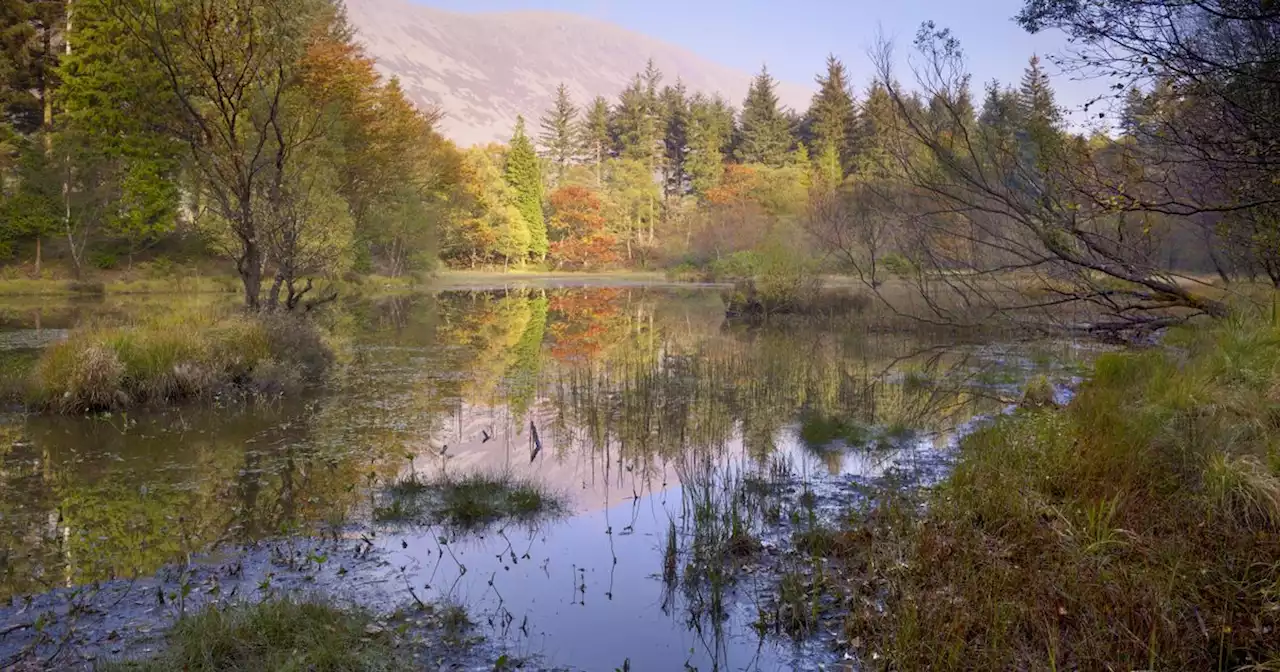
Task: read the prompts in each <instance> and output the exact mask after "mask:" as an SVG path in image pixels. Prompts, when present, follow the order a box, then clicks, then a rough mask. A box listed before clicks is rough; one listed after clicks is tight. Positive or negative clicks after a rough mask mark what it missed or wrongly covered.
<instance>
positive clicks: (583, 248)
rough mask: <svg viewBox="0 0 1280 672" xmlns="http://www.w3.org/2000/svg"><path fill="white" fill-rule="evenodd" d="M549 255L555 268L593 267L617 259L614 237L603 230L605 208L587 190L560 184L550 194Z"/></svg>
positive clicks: (597, 198) (590, 191)
mask: <svg viewBox="0 0 1280 672" xmlns="http://www.w3.org/2000/svg"><path fill="white" fill-rule="evenodd" d="M550 202H551V226H550V232H551V235H552V237H553V239H554V240H553V241H552V243H551V251H550V255H549V256H550V258H551V260H552V261H553V262H554V263H555V264H556V266H557V267H565V268H596V267H599V266H603V265H606V264H609V263H612V262H614V261H615V260H617V251H616V246H617V239H616V238H615V237H614V236H613V235H612V234H610V233H608V232H607V231H606V230H605V218H604V214H603V212H604V207H603V204H602V203H601V201H600V198H599V197H598V196H597V195H596V194H595V192H593V191H592V190H590V189H587V188H586V187H580V186H566V187H560V188H559V189H557V190H556V191H554V192H552V193H551V197H550Z"/></svg>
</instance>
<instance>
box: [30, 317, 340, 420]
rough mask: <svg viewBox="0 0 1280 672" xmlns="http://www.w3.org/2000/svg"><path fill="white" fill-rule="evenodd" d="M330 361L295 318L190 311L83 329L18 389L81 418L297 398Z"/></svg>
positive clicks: (49, 352) (43, 359) (311, 330)
mask: <svg viewBox="0 0 1280 672" xmlns="http://www.w3.org/2000/svg"><path fill="white" fill-rule="evenodd" d="M332 360H333V355H332V353H331V351H330V350H329V348H328V346H327V345H326V344H325V343H324V342H323V340H322V339H321V337H320V334H319V332H318V330H317V329H316V328H315V327H314V326H313V325H312V324H310V323H309V322H306V321H304V320H302V319H300V318H297V317H294V316H289V315H262V316H256V317H250V316H242V315H234V316H221V317H219V316H216V315H214V314H212V313H209V312H204V313H185V314H176V315H168V316H162V317H156V318H152V319H149V320H147V321H145V322H141V323H136V324H131V325H126V326H87V327H82V328H80V329H77V330H75V331H73V332H72V333H71V335H70V336H69V337H68V338H67V339H66V340H64V341H61V342H59V343H55V344H54V345H51V346H49V347H48V348H47V349H46V350H45V351H44V352H43V353H42V354H41V356H40V357H39V359H38V360H37V361H36V362H35V363H34V366H33V367H32V369H31V371H30V373H29V374H28V375H27V376H26V379H25V381H24V383H23V385H22V387H23V388H24V389H23V392H24V397H25V401H26V402H27V403H28V404H29V405H30V406H32V407H34V408H37V409H41V410H48V411H54V412H59V413H82V412H87V411H98V410H111V409H122V408H127V407H130V406H133V405H138V404H147V403H170V402H176V401H182V400H186V399H192V398H200V397H208V396H211V395H214V394H217V393H220V392H225V391H229V390H244V391H248V392H253V393H260V394H278V393H283V392H291V391H296V390H297V389H299V388H301V387H303V386H305V385H307V384H309V383H313V382H316V381H318V380H319V379H320V378H322V377H323V376H324V374H325V372H326V370H327V369H328V367H329V365H330V364H331V363H332Z"/></svg>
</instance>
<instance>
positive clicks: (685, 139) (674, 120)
mask: <svg viewBox="0 0 1280 672" xmlns="http://www.w3.org/2000/svg"><path fill="white" fill-rule="evenodd" d="M661 99H662V101H661V105H662V111H663V114H664V120H663V130H664V133H663V146H664V150H665V152H664V154H665V156H664V160H663V169H664V171H663V172H664V177H665V180H664V182H665V184H666V189H665V193H666V195H667V196H682V195H684V194H685V192H686V191H688V174H687V172H686V169H685V161H686V159H687V157H688V151H689V99H688V96H687V92H686V90H685V87H684V83H683V82H680V81H679V80H677V81H676V85H675V86H668V87H666V88H665V89H663V90H662V96H661Z"/></svg>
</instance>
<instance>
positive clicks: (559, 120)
mask: <svg viewBox="0 0 1280 672" xmlns="http://www.w3.org/2000/svg"><path fill="white" fill-rule="evenodd" d="M577 123H578V108H577V107H575V106H574V104H573V101H572V100H570V99H569V89H568V87H566V86H565V85H564V82H561V83H560V86H558V87H557V88H556V100H555V103H554V104H553V105H552V107H551V109H550V110H548V111H547V113H546V114H545V115H544V116H543V117H542V119H541V120H540V121H539V125H540V126H541V128H542V134H541V135H539V136H538V140H539V143H540V144H541V145H542V149H543V155H544V156H546V157H547V159H548V160H550V161H551V166H552V169H553V170H554V180H555V182H557V183H558V182H559V181H560V180H561V179H563V178H564V174H565V171H567V170H568V169H569V166H570V165H572V164H573V163H574V162H575V161H577V159H578V141H577V138H576V137H574V135H575V132H576V130H577Z"/></svg>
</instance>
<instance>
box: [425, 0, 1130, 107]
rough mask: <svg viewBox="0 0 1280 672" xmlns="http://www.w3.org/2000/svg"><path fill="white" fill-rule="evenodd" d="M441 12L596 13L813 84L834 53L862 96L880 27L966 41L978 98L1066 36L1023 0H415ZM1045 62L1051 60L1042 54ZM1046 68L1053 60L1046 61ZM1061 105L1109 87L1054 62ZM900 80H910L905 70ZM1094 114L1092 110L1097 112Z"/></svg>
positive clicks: (903, 49)
mask: <svg viewBox="0 0 1280 672" xmlns="http://www.w3.org/2000/svg"><path fill="white" fill-rule="evenodd" d="M414 1H415V2H419V3H422V4H427V5H431V6H434V7H440V8H443V9H449V10H455V11H466V12H482V11H503V10H513V9H540V10H556V11H563V12H572V13H575V14H582V15H586V16H591V17H595V18H598V19H603V20H606V21H610V22H612V23H615V24H618V25H621V26H623V27H625V28H629V29H631V30H634V31H637V32H640V33H644V34H646V35H649V36H650V37H654V38H658V39H661V40H664V41H666V42H671V43H674V44H677V45H680V46H682V47H685V48H687V49H690V50H692V51H694V52H696V53H698V54H699V55H701V56H704V57H706V58H709V59H711V60H714V61H718V62H720V63H723V64H725V65H729V66H733V67H735V68H738V69H741V70H746V71H750V72H755V71H758V70H759V69H760V65H761V63H767V64H768V66H769V70H770V71H771V72H773V73H774V75H775V76H776V77H778V78H779V79H784V80H788V81H792V82H795V83H799V84H809V83H811V82H812V81H813V78H814V76H815V75H817V74H818V73H819V71H821V70H823V69H824V64H825V61H826V56H827V54H828V53H835V54H836V55H837V56H839V57H840V58H841V59H842V60H843V61H844V62H845V65H846V66H848V68H849V70H850V72H851V74H852V75H853V83H854V85H855V87H856V91H855V93H860V92H861V90H862V89H863V88H864V87H865V84H866V83H867V82H868V81H869V80H870V79H871V74H872V72H871V65H870V63H869V62H868V58H867V55H866V52H867V48H868V47H869V46H870V45H871V43H872V42H873V41H874V40H875V36H876V33H877V31H878V30H882V31H883V32H884V34H886V35H887V36H889V37H891V38H893V40H894V42H895V46H896V51H897V54H898V56H899V59H900V60H901V58H902V57H903V56H905V55H906V54H908V53H909V52H910V51H912V46H911V41H912V39H913V38H914V37H915V34H916V30H917V28H919V26H920V23H921V22H922V21H926V20H932V21H934V22H935V23H936V24H937V25H938V26H939V27H946V28H950V29H951V31H952V32H953V33H954V34H955V35H956V37H958V38H959V39H960V42H961V45H962V47H963V48H964V51H965V54H966V56H967V58H968V63H969V69H970V71H971V72H972V74H973V79H974V86H973V90H974V97H975V99H976V100H975V103H979V104H980V103H981V96H982V83H983V82H986V81H987V80H990V79H992V78H996V79H999V80H1001V81H1002V82H1006V83H1010V82H1011V83H1014V84H1016V83H1017V82H1018V80H1019V79H1020V78H1021V77H1022V70H1023V68H1025V67H1026V64H1027V59H1028V58H1030V56H1031V55H1032V54H1033V53H1039V54H1041V56H1042V57H1043V56H1044V55H1045V54H1050V53H1057V52H1059V51H1061V50H1062V49H1063V47H1064V46H1065V38H1064V37H1063V36H1062V35H1061V34H1060V33H1052V34H1049V33H1042V34H1039V35H1030V34H1028V33H1027V32H1026V31H1024V30H1022V28H1021V27H1019V26H1018V25H1017V24H1016V23H1014V21H1013V16H1014V15H1015V14H1017V12H1018V10H1019V9H1021V7H1022V2H1021V0H976V1H975V0H879V1H872V0H783V1H779V0H414ZM1042 60H1044V59H1043V58H1042ZM1046 65H1047V64H1046ZM1047 67H1048V68H1049V72H1050V74H1051V75H1052V79H1053V85H1054V89H1055V91H1056V92H1057V94H1058V103H1059V104H1060V105H1062V106H1064V107H1065V108H1067V109H1068V112H1069V113H1070V115H1069V117H1068V119H1069V121H1070V122H1071V123H1072V125H1073V126H1077V127H1079V126H1082V125H1083V124H1084V121H1085V115H1084V113H1083V112H1081V111H1080V110H1079V108H1080V106H1081V105H1082V104H1083V103H1084V102H1086V101H1088V100H1089V99H1090V98H1091V97H1093V96H1094V95H1096V94H1097V93H1100V92H1104V91H1105V90H1106V84H1105V83H1100V82H1098V81H1078V80H1076V79H1073V78H1072V77H1068V76H1065V75H1063V74H1061V73H1059V72H1057V71H1056V70H1055V69H1054V68H1053V66H1048V65H1047ZM898 78H899V79H900V80H902V81H903V82H904V83H910V79H911V78H910V73H909V72H907V71H906V70H905V68H900V70H899V72H898ZM1096 112H1097V110H1095V113H1094V114H1093V115H1092V116H1093V117H1095V118H1096V117H1097V114H1096Z"/></svg>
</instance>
